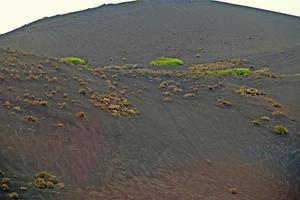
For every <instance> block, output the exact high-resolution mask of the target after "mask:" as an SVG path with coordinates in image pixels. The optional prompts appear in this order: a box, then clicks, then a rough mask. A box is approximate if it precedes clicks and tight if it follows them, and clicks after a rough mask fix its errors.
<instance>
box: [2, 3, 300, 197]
mask: <svg viewBox="0 0 300 200" xmlns="http://www.w3.org/2000/svg"><path fill="white" fill-rule="evenodd" d="M299 22H300V20H299V18H296V17H291V16H286V15H280V14H275V13H272V12H264V11H259V10H255V9H248V8H242V7H238V6H230V5H226V4H221V3H215V2H208V1H193V2H187V1H172V2H171V1H155V2H153V1H151V2H149V1H144V2H138V3H126V4H120V5H115V6H111V5H110V6H103V7H99V8H96V9H91V10H88V11H82V12H78V13H73V14H69V15H64V16H57V17H53V18H49V19H45V20H40V21H38V22H35V23H32V24H30V25H28V26H25V27H23V28H20V29H18V30H16V31H13V32H11V33H8V34H5V35H2V36H0V46H1V47H3V48H10V49H20V50H26V51H30V52H33V53H34V54H28V53H24V52H22V51H14V50H12V51H8V50H4V49H0V69H1V71H0V75H2V76H3V77H4V79H3V80H0V103H1V107H0V119H1V124H0V148H1V149H0V159H1V162H0V170H1V171H2V172H3V173H2V174H0V178H2V177H4V176H8V177H10V178H11V185H10V186H11V191H16V192H18V193H19V195H20V198H21V199H24V200H27V199H28V200H40V199H58V200H85V199H91V200H94V199H95V200H98V199H136V200H139V199H146V200H148V199H158V200H160V199H161V200H168V199H170V200H174V199H178V200H179V199H180V200H181V199H187V200H190V199H209V200H220V199H223V200H227V199H228V200H229V199H239V200H270V199H274V200H298V199H299V198H300V189H299V186H300V180H299V177H300V173H299V168H300V153H299V148H300V144H299V141H300V138H299V137H298V136H297V132H299V131H300V125H299V122H300V106H299V99H300V86H299V85H300V76H299V75H296V74H299V73H300V58H299V56H298V55H299V54H300V25H299V24H300V23H299ZM199 48H203V49H204V50H203V51H201V53H200V54H201V56H200V57H199V58H197V57H196V54H197V53H199V52H198V49H199ZM37 55H38V56H37ZM50 56H54V57H63V56H79V57H82V58H86V59H87V60H88V61H89V63H90V64H92V65H96V66H104V65H111V64H125V63H137V64H139V66H140V67H141V68H148V67H149V66H148V65H147V63H148V62H149V60H151V59H152V58H155V57H158V56H178V57H180V58H182V59H183V60H184V61H185V65H184V66H183V67H178V68H179V69H181V70H184V69H185V68H186V67H188V66H189V65H190V64H192V63H205V62H208V61H209V62H212V61H216V60H219V59H220V58H222V59H223V58H229V57H242V58H246V59H248V60H249V61H250V64H247V66H248V65H249V66H252V67H254V69H259V68H261V67H262V66H265V65H268V66H269V67H270V68H271V69H272V70H273V71H274V72H275V73H278V74H286V76H285V77H284V78H283V79H276V80H273V79H269V78H265V77H263V78H261V79H260V82H261V83H260V84H257V82H256V81H257V80H256V79H254V78H253V77H252V76H250V77H244V76H241V77H239V78H237V77H232V76H221V77H202V78H195V79H193V78H185V77H176V76H158V77H159V78H161V80H158V79H155V78H154V76H153V75H151V74H147V75H141V74H138V73H133V74H127V75H126V74H125V75H124V73H123V72H122V71H108V72H105V73H106V76H107V79H109V80H113V81H114V80H116V81H117V82H118V85H119V86H120V87H123V86H127V87H128V93H126V95H125V96H126V98H128V99H129V100H130V101H131V102H132V103H133V104H134V105H135V106H136V107H137V108H138V109H139V110H140V111H141V114H140V115H138V116H132V117H129V118H126V117H122V118H118V117H114V116H112V115H111V114H110V113H108V112H106V111H103V110H101V109H98V108H95V107H94V105H92V104H91V103H90V102H89V100H88V98H89V95H90V94H87V95H81V94H79V93H78V90H79V89H80V88H86V89H87V88H91V89H92V91H93V92H95V91H96V92H98V93H101V94H106V93H107V92H108V89H109V88H108V86H107V83H106V82H105V80H103V79H101V78H100V76H99V75H97V76H95V75H94V74H93V73H92V72H90V71H86V70H84V69H83V70H79V69H77V68H76V67H74V66H71V65H68V64H63V63H61V62H58V61H57V60H55V59H51V58H47V57H50ZM109 58H113V60H112V61H109ZM122 58H126V61H122ZM53 66H57V67H58V68H57V69H56V68H54V67H53ZM16 70H17V71H16ZM39 70H43V73H41V72H40V71H39ZM16 74H18V75H20V77H19V78H17V77H16V76H15V75H16ZM30 74H34V75H38V76H39V78H38V79H37V80H30V79H28V78H26V77H28V76H29V75H30ZM115 74H117V78H115V77H116V76H115ZM49 77H50V78H51V77H57V81H52V82H51V81H49V79H48V78H49ZM78 79H79V80H80V79H82V80H83V82H84V84H83V85H80V83H79V82H78ZM150 79H151V81H150ZM47 80H48V81H47ZM164 80H174V81H176V82H178V83H180V87H182V89H183V92H182V93H179V94H174V96H173V97H172V98H173V102H171V103H168V102H165V101H163V95H162V91H160V90H159V89H158V86H159V84H160V83H161V81H164ZM220 82H221V83H222V84H220ZM215 84H218V87H217V88H216V89H214V90H209V89H208V87H209V86H210V85H215ZM196 85H198V86H197V87H198V90H197V91H196V92H195V93H196V97H194V98H191V99H185V98H183V95H184V94H186V93H188V92H190V87H196ZM242 85H248V86H251V87H257V88H259V89H261V90H264V91H266V92H267V93H268V94H269V95H270V96H271V97H272V98H273V99H275V100H276V101H277V102H279V103H280V104H281V105H282V107H281V108H274V107H273V106H272V105H270V103H268V102H267V101H265V100H263V99H261V98H259V97H258V98H256V97H253V98H252V97H242V96H240V95H238V94H237V93H236V92H235V89H237V88H238V87H239V86H242ZM9 87H12V88H11V89H10V88H9ZM53 90H55V91H56V92H57V93H56V95H55V96H54V97H53V98H49V97H47V96H46V94H45V93H49V92H50V91H53ZM139 90H140V91H141V94H140V93H139V92H137V91H139ZM132 92H134V93H132ZM25 93H30V95H29V96H31V97H30V98H33V99H35V98H41V99H43V100H47V101H48V106H46V107H45V106H41V105H35V106H33V105H28V104H27V103H26V102H25V101H24V99H26V98H25V96H27V95H25V96H24V94H25ZM63 93H68V96H69V99H68V100H67V99H66V98H64V97H63ZM32 95H33V96H32ZM219 98H224V99H228V100H230V101H231V102H233V106H232V107H229V108H227V107H220V106H217V105H216V101H217V100H218V99H219ZM72 100H73V101H72ZM6 101H9V102H10V103H11V104H12V106H11V107H10V108H7V107H6V106H5V105H4V106H2V105H3V104H5V102H6ZM62 102H66V103H67V106H66V108H64V109H60V108H59V107H58V105H57V104H58V103H62ZM15 106H20V107H21V110H20V111H18V110H14V107H15ZM78 111H84V112H86V114H87V116H88V118H87V120H80V119H76V117H75V116H74V115H75V113H76V112H78ZM273 111H280V112H282V113H283V114H281V115H274V116H273V115H272V112H273ZM28 115H32V116H35V117H37V119H38V121H37V122H35V123H30V122H26V121H25V120H24V117H25V116H28ZM263 115H267V116H270V117H271V121H270V122H263V123H262V125H261V126H256V125H254V124H253V123H252V120H253V119H255V118H260V117H261V116H263ZM57 122H62V123H63V124H64V126H63V127H57V125H56V124H57ZM275 124H284V125H285V126H287V127H288V128H289V130H290V134H288V135H276V134H274V133H273V131H272V126H273V125H275ZM40 170H48V171H50V172H52V173H54V174H55V175H57V176H58V178H59V180H60V181H61V182H63V183H64V184H65V187H64V188H58V187H56V188H55V189H52V190H51V189H50V190H48V189H45V190H39V189H35V188H33V187H32V186H31V185H30V182H32V179H33V176H34V174H35V173H36V172H38V171H40ZM14 175H16V178H14ZM21 185H26V186H28V187H29V191H28V192H21V191H20V190H19V187H20V186H21ZM229 185H232V186H234V187H236V188H237V189H238V194H236V195H233V194H230V193H229V192H228V191H227V188H228V186H229ZM0 199H10V198H9V197H8V193H7V192H3V191H1V190H0Z"/></svg>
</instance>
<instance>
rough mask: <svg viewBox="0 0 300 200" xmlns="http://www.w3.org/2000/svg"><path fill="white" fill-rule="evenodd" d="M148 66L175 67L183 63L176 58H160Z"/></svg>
mask: <svg viewBox="0 0 300 200" xmlns="http://www.w3.org/2000/svg"><path fill="white" fill-rule="evenodd" d="M150 65H154V66H177V65H183V61H182V60H180V59H178V58H167V57H160V58H156V59H154V60H152V61H151V62H150Z"/></svg>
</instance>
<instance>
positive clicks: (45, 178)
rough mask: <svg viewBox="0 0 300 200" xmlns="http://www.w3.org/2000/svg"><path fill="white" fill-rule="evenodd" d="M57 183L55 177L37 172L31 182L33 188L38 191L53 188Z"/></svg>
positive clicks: (43, 172)
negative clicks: (38, 189)
mask: <svg viewBox="0 0 300 200" xmlns="http://www.w3.org/2000/svg"><path fill="white" fill-rule="evenodd" d="M57 183H58V181H57V178H56V176H54V175H52V174H50V173H49V172H46V171H41V172H38V173H37V174H36V175H35V176H34V180H33V186H34V187H36V188H40V189H46V188H54V186H55V185H56V184H57Z"/></svg>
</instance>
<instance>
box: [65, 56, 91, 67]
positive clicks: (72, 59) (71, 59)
mask: <svg viewBox="0 0 300 200" xmlns="http://www.w3.org/2000/svg"><path fill="white" fill-rule="evenodd" d="M61 60H62V61H63V62H67V63H71V64H74V65H85V64H86V61H85V60H83V59H82V58H78V57H65V58H62V59H61Z"/></svg>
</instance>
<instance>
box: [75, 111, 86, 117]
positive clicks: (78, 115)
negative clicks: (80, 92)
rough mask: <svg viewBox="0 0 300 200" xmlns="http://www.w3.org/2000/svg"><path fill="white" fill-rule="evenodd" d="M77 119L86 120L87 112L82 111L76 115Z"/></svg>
mask: <svg viewBox="0 0 300 200" xmlns="http://www.w3.org/2000/svg"><path fill="white" fill-rule="evenodd" d="M76 117H77V118H79V119H86V118H87V115H86V114H85V112H83V111H80V112H77V113H76Z"/></svg>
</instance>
